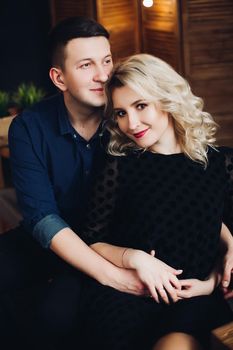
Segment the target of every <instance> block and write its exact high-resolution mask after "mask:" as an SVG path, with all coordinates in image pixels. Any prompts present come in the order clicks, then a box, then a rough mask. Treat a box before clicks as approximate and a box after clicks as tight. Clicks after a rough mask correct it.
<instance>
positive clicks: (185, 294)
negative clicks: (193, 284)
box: [177, 289, 191, 299]
mask: <svg viewBox="0 0 233 350" xmlns="http://www.w3.org/2000/svg"><path fill="white" fill-rule="evenodd" d="M177 296H178V299H180V298H182V299H187V298H190V296H191V295H190V291H189V290H188V289H182V290H178V291H177Z"/></svg>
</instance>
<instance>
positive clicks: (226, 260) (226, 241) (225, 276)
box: [221, 223, 233, 298]
mask: <svg viewBox="0 0 233 350" xmlns="http://www.w3.org/2000/svg"><path fill="white" fill-rule="evenodd" d="M221 244H222V248H223V252H224V256H223V273H222V280H221V284H222V288H223V292H224V293H225V294H226V297H227V298H230V297H232V296H233V293H232V291H229V290H228V288H229V285H230V282H231V278H232V275H231V274H232V272H233V237H232V234H231V232H230V230H229V229H228V228H227V226H226V225H225V224H224V223H223V224H222V229H221Z"/></svg>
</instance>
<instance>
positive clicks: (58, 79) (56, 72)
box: [49, 67, 66, 91]
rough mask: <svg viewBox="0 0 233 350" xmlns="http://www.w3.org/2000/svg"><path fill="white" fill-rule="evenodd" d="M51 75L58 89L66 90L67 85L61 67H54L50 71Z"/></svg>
mask: <svg viewBox="0 0 233 350" xmlns="http://www.w3.org/2000/svg"><path fill="white" fill-rule="evenodd" d="M49 76H50V79H51V80H52V82H53V83H54V85H55V86H56V87H58V89H60V90H61V91H66V85H65V83H64V77H63V73H62V71H61V69H59V68H55V67H52V68H51V69H50V71H49Z"/></svg>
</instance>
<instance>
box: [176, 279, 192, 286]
mask: <svg viewBox="0 0 233 350" xmlns="http://www.w3.org/2000/svg"><path fill="white" fill-rule="evenodd" d="M179 282H180V285H181V288H190V287H191V286H192V283H191V281H190V280H189V279H186V280H179Z"/></svg>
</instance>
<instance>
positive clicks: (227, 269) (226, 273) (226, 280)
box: [222, 264, 232, 288]
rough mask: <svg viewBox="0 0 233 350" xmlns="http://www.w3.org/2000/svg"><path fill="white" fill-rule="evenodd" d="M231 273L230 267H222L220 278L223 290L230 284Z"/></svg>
mask: <svg viewBox="0 0 233 350" xmlns="http://www.w3.org/2000/svg"><path fill="white" fill-rule="evenodd" d="M231 272H232V271H231V265H228V264H226V265H225V267H224V271H223V276H222V286H223V287H224V288H227V287H228V286H229V284H230V280H231Z"/></svg>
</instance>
